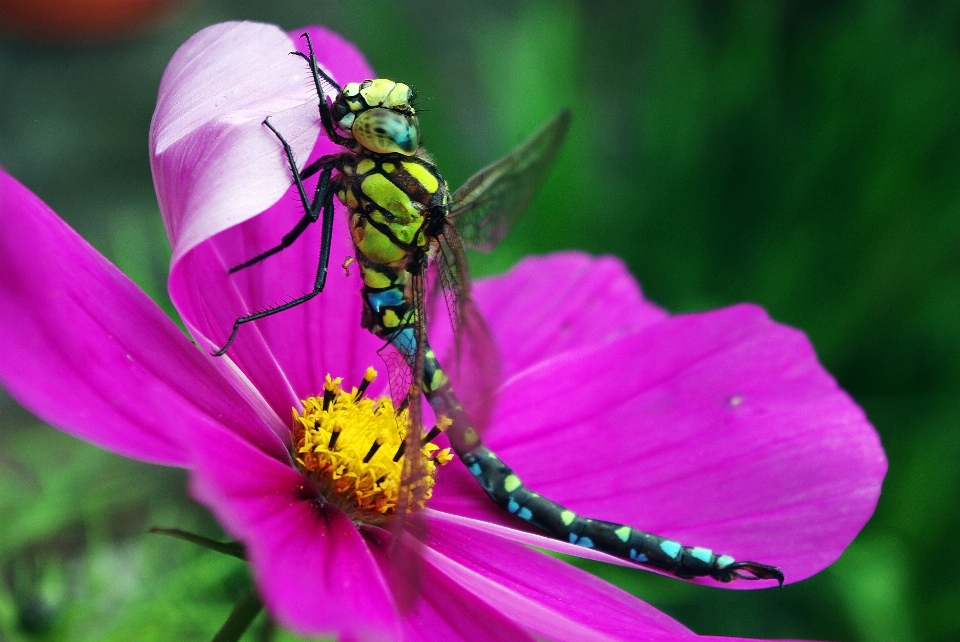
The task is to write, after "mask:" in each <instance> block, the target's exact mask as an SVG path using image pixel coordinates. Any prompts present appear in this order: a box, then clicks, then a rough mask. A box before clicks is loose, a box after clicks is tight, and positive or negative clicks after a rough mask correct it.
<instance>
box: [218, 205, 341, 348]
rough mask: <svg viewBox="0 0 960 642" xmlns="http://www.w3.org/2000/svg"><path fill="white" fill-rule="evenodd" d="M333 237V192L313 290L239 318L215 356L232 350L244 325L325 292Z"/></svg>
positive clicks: (323, 229) (324, 227) (324, 208)
mask: <svg viewBox="0 0 960 642" xmlns="http://www.w3.org/2000/svg"><path fill="white" fill-rule="evenodd" d="M332 237H333V192H332V191H329V190H328V192H327V194H326V196H325V197H324V202H323V222H322V231H321V236H320V259H319V261H318V263H317V275H316V277H315V278H314V281H313V290H311V291H310V292H307V293H306V294H304V295H302V296H299V297H297V298H295V299H293V300H291V301H287V302H286V303H284V304H282V305H278V306H274V307H272V308H267V309H266V310H260V311H259V312H254V313H252V314H248V315H246V316H242V317H239V318H238V319H237V320H236V321H234V322H233V331H232V332H230V337H229V338H228V339H227V342H226V343H225V344H223V347H222V348H220V349H219V350H215V351H214V352H213V356H215V357H220V356H222V355H223V354H224V353H226V351H227V350H228V349H229V348H230V346H231V344H233V341H234V339H236V338H237V332H239V331H240V326H241V325H243V324H244V323H249V322H250V321H256V320H257V319H263V318H264V317H268V316H271V315H274V314H277V313H278V312H283V311H284V310H289V309H290V308H295V307H296V306H298V305H300V304H301V303H306V302H307V301H309V300H310V299H312V298H313V297H315V296H317V295H318V294H320V293H321V292H323V286H324V284H325V283H326V280H327V267H328V265H329V263H330V243H331V240H332Z"/></svg>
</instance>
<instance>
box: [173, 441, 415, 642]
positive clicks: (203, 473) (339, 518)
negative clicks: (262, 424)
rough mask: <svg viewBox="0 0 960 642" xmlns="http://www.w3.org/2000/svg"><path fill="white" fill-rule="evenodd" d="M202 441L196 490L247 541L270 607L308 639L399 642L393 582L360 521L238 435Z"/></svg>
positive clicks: (193, 482)
mask: <svg viewBox="0 0 960 642" xmlns="http://www.w3.org/2000/svg"><path fill="white" fill-rule="evenodd" d="M204 437H205V438H204V439H200V440H198V441H197V442H195V448H194V465H195V468H194V472H193V477H192V479H191V489H192V491H193V494H194V496H195V497H196V498H197V499H198V500H199V501H201V502H203V503H204V504H205V505H206V506H208V507H209V508H210V509H211V510H212V511H213V512H214V514H216V516H217V518H218V519H219V520H220V523H221V524H223V525H224V527H225V528H226V529H227V531H228V532H229V533H230V534H231V535H233V536H234V537H236V538H237V539H239V540H240V541H241V542H243V543H244V545H245V546H246V550H247V558H248V560H249V561H250V563H251V565H252V567H253V572H254V575H255V577H256V581H257V586H258V588H259V589H260V594H261V596H262V598H263V600H264V603H265V604H266V606H267V608H268V610H269V611H270V613H271V614H272V615H273V616H274V617H276V618H277V619H278V620H279V621H280V622H281V623H282V624H283V625H284V626H287V627H289V628H291V629H293V630H294V631H297V632H298V633H301V634H304V635H320V634H337V635H347V634H353V635H356V636H357V637H358V638H360V639H368V637H367V636H369V639H397V638H398V628H397V627H398V620H397V613H396V611H395V609H394V606H393V602H392V599H391V597H390V595H389V592H388V590H387V586H386V582H385V580H384V577H383V576H382V575H381V573H380V570H379V568H378V566H377V563H376V561H375V560H374V557H373V555H372V554H371V551H370V549H369V548H368V546H367V543H366V542H365V540H364V538H363V537H362V536H361V535H360V533H359V532H358V531H357V527H356V526H354V524H353V522H351V521H350V519H349V518H347V516H346V515H345V514H344V513H343V512H341V511H340V510H339V509H337V508H335V507H333V506H332V505H331V504H322V505H321V502H320V500H319V499H318V497H317V494H316V491H315V489H314V488H313V486H312V484H311V483H310V482H309V481H308V480H307V479H305V478H304V477H303V476H302V475H301V474H300V473H298V472H297V471H295V470H294V469H293V468H290V467H289V466H287V465H285V464H282V463H280V462H278V461H276V460H275V459H273V458H271V457H268V456H265V455H264V454H263V453H262V452H260V451H258V450H257V449H255V448H253V447H252V446H250V445H249V443H247V442H245V441H243V440H240V439H238V438H237V437H236V436H234V435H233V434H231V433H228V432H225V431H220V430H218V431H216V432H210V433H209V434H207V435H205V436H204Z"/></svg>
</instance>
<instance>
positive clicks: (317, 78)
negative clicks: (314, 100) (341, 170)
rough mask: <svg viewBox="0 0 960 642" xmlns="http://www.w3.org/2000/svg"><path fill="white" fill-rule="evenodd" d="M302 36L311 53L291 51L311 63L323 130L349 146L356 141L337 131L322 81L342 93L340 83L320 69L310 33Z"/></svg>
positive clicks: (335, 139) (330, 137) (329, 136)
mask: <svg viewBox="0 0 960 642" xmlns="http://www.w3.org/2000/svg"><path fill="white" fill-rule="evenodd" d="M300 37H301V38H304V39H306V41H307V50H308V51H309V52H310V55H309V56H308V55H306V54H304V53H301V52H299V51H293V52H291V53H292V54H293V55H294V56H300V57H301V58H303V59H304V60H306V61H307V63H308V64H309V65H310V72H311V73H312V74H313V84H314V85H315V86H316V88H317V97H318V98H319V99H320V100H319V105H318V107H319V108H320V124H322V125H323V131H324V132H325V133H326V135H327V138H329V139H330V140H331V141H333V142H334V143H336V144H337V145H343V146H344V147H349V146H351V145H352V144H353V143H354V141H353V139H351V138H346V137H345V136H341V135H340V133H339V132H337V128H336V126H335V125H334V124H333V115H332V114H331V113H330V105H328V104H327V98H326V96H325V95H324V93H323V87H322V83H323V82H325V83H327V84H328V85H330V87H332V88H333V89H334V90H335V91H336V92H337V93H340V85H338V84H337V83H336V82H335V81H334V80H333V78H331V77H330V76H329V75H327V74H326V73H324V71H323V70H322V69H320V65H318V64H317V57H316V56H315V55H313V43H312V42H310V34H308V33H304V34H302V35H301V36H300Z"/></svg>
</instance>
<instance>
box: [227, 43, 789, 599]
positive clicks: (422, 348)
mask: <svg viewBox="0 0 960 642" xmlns="http://www.w3.org/2000/svg"><path fill="white" fill-rule="evenodd" d="M303 37H305V38H306V41H307V49H308V52H309V54H304V53H302V52H293V54H294V55H298V56H300V57H302V58H304V59H305V60H306V61H307V63H308V64H309V67H310V73H311V75H312V77H313V81H314V85H315V87H316V91H317V95H318V97H319V101H318V102H319V112H320V123H321V126H322V129H323V132H324V134H325V135H326V136H327V137H328V138H329V139H330V140H331V141H332V142H334V143H336V144H337V145H339V146H341V147H343V151H342V152H339V153H336V154H331V155H326V156H322V157H320V158H318V159H317V160H315V161H314V162H312V163H310V164H309V165H307V166H306V167H304V168H299V167H298V166H297V163H296V160H295V159H294V156H293V152H292V150H291V147H290V145H289V144H288V143H287V141H286V140H285V139H284V137H283V135H282V134H281V133H280V132H279V131H278V130H277V129H276V128H275V127H274V126H273V125H272V124H271V123H270V120H269V118H267V119H266V120H265V121H264V125H266V126H267V127H268V128H270V130H271V131H272V132H273V133H274V134H275V135H276V137H277V139H278V141H279V143H280V144H281V145H282V147H283V149H284V153H285V155H286V159H287V161H288V163H289V166H290V170H291V173H292V176H293V183H294V184H295V185H296V188H297V191H298V193H299V196H300V200H301V202H302V205H303V211H304V214H303V216H302V218H301V219H300V220H299V221H298V222H297V224H296V225H295V226H294V227H293V229H291V230H290V232H288V233H287V234H286V235H284V236H283V237H282V239H281V240H280V242H279V243H278V244H277V245H276V246H275V247H272V248H270V249H268V250H266V251H264V252H262V253H260V254H258V255H257V256H254V257H253V258H251V259H249V260H248V261H245V262H243V263H241V264H239V265H237V266H235V267H233V268H231V269H230V272H231V273H235V272H237V271H239V270H244V269H247V268H250V267H252V266H255V265H256V264H258V263H260V262H261V261H263V260H265V259H267V258H269V257H270V256H272V255H274V254H276V253H278V252H281V251H283V250H284V249H286V248H287V247H289V246H290V245H292V244H293V243H294V242H295V241H296V240H297V238H298V237H299V236H300V235H301V234H302V233H303V232H304V231H305V230H306V229H307V228H308V227H309V226H310V225H312V224H314V223H316V222H318V221H319V222H320V225H321V245H320V256H319V262H318V268H317V272H316V279H315V282H314V288H313V290H312V291H310V292H308V293H306V294H304V295H302V296H300V297H297V298H294V299H291V300H290V301H288V302H286V303H284V304H282V305H278V306H275V307H271V308H268V309H265V310H261V311H258V312H254V313H251V314H248V315H246V316H241V317H239V318H238V319H236V321H235V322H234V325H233V330H232V332H231V334H230V336H229V338H228V339H227V341H226V343H225V344H224V345H223V347H222V348H220V349H219V350H217V351H216V352H214V354H215V355H216V356H220V355H223V354H224V353H226V351H227V350H228V349H229V348H230V345H231V344H232V343H233V341H234V339H235V338H236V336H237V333H238V331H239V330H240V328H241V327H242V326H243V325H244V324H246V323H250V322H253V321H256V320H258V319H263V318H265V317H267V316H270V315H273V314H277V313H280V312H283V311H284V310H288V309H290V308H292V307H294V306H298V305H301V304H303V303H306V302H307V301H309V300H310V299H312V298H313V297H315V296H317V295H318V294H320V293H321V292H322V291H323V287H324V283H325V281H326V276H327V270H328V265H329V261H330V247H331V239H332V234H333V222H334V199H337V200H339V201H340V202H341V203H342V204H343V205H344V206H346V208H347V210H348V216H349V227H350V232H351V236H352V240H353V244H354V248H355V254H356V256H355V260H356V262H357V264H358V265H359V268H360V273H361V278H362V281H363V286H362V288H361V296H362V298H363V313H362V319H361V325H362V326H363V327H364V328H365V329H366V330H368V331H370V332H372V333H373V334H374V335H376V336H377V337H379V338H380V339H382V340H383V341H384V342H385V343H384V347H383V348H382V349H381V357H382V358H383V359H384V361H385V362H386V364H387V366H388V374H389V378H390V388H391V390H392V391H393V395H394V397H395V398H398V402H397V405H398V407H405V408H406V409H408V410H409V413H410V414H409V417H410V425H411V426H412V427H415V428H412V429H410V430H408V431H407V435H406V438H405V441H404V442H403V444H402V446H401V449H400V450H399V451H398V453H397V455H398V456H401V455H403V454H404V451H405V453H406V455H405V461H404V463H403V475H402V480H403V482H402V483H403V484H413V483H414V482H415V481H416V480H417V479H418V478H419V477H422V476H423V475H425V474H426V473H425V472H424V467H423V465H422V463H421V462H420V461H418V460H422V459H423V457H418V456H417V454H418V453H419V450H420V446H421V445H422V444H423V443H425V442H429V441H430V440H432V439H434V438H436V437H437V436H438V435H439V434H440V433H441V432H444V433H445V434H446V435H447V438H448V439H449V442H450V445H451V448H452V449H453V451H454V452H455V453H456V455H457V456H458V457H459V459H460V460H461V461H462V463H463V464H464V465H465V466H466V467H467V469H468V470H469V471H470V473H471V474H472V475H473V477H474V478H475V479H476V480H477V482H478V483H479V485H480V486H481V488H482V489H483V490H484V491H485V493H486V494H487V495H488V497H489V498H490V499H491V500H492V501H493V502H494V503H496V504H497V505H498V506H500V507H501V508H503V509H504V510H506V511H507V512H509V513H510V514H512V515H514V516H515V517H516V518H517V519H519V520H522V521H523V522H526V523H527V524H530V525H531V526H534V527H536V528H537V529H539V530H541V531H543V532H544V533H546V534H547V535H549V536H550V537H553V538H556V539H559V540H562V541H565V542H569V543H572V544H576V545H579V546H582V547H586V548H589V549H594V550H596V551H600V552H603V553H607V554H609V555H613V556H615V557H618V558H622V559H626V560H630V561H631V562H633V563H635V564H638V565H641V566H646V567H650V568H654V569H658V570H660V571H663V572H666V573H668V574H671V575H674V576H677V577H680V578H688V579H689V578H696V577H705V576H708V577H711V578H713V579H715V580H717V581H719V582H731V581H733V580H735V579H746V580H770V579H773V580H777V582H778V583H779V584H781V585H782V584H783V581H784V575H783V572H782V571H781V570H780V569H779V568H777V567H775V566H770V565H766V564H760V563H758V562H752V561H737V560H735V559H734V558H733V557H731V556H729V555H725V554H718V553H715V552H714V551H713V550H711V549H708V548H705V547H700V546H686V545H683V544H681V543H680V542H677V541H674V540H672V539H670V538H667V537H662V536H659V535H655V534H652V533H648V532H645V531H642V530H639V529H636V528H633V527H631V526H628V525H624V524H617V523H613V522H607V521H603V520H598V519H591V518H589V517H584V516H581V515H578V514H576V513H575V512H573V511H571V510H569V509H567V508H565V507H564V506H562V505H560V504H558V503H557V502H554V501H552V500H550V499H548V498H547V497H544V496H542V495H540V494H539V493H536V492H534V491H532V490H530V489H528V488H527V487H526V486H525V485H524V484H523V482H522V481H521V480H520V478H519V476H517V474H516V473H515V472H514V471H513V470H512V469H511V468H510V467H509V466H508V465H507V464H506V463H505V462H504V461H503V460H501V459H500V458H499V457H498V456H497V455H496V454H495V453H494V452H493V451H492V450H490V448H488V447H487V446H486V445H484V443H483V441H482V439H481V436H480V435H481V432H482V428H483V426H484V425H485V423H486V420H487V419H488V416H487V414H488V412H489V408H490V405H491V397H492V395H493V392H492V391H493V390H495V388H496V386H497V385H498V381H497V370H496V365H495V364H492V365H491V361H492V359H491V357H490V355H493V354H495V346H494V343H493V340H492V338H491V337H490V333H489V330H488V329H487V327H486V325H485V323H484V322H483V318H482V316H481V315H480V313H479V311H478V310H477V308H476V305H475V304H474V302H473V299H472V297H471V290H470V287H471V286H470V278H469V272H468V266H467V260H466V255H465V251H464V250H465V248H471V249H477V250H481V251H489V250H491V249H493V247H495V246H496V245H497V244H498V243H499V241H500V240H501V239H502V238H503V237H504V236H505V235H506V233H507V231H508V230H509V229H510V227H511V225H512V223H513V222H514V221H515V220H516V219H517V218H518V217H519V216H520V214H521V213H522V212H523V211H524V210H525V209H526V208H527V206H528V205H529V204H530V202H531V201H532V199H533V196H534V195H535V193H536V191H537V189H538V188H539V186H540V184H541V183H542V182H543V180H544V178H545V177H546V174H547V172H548V170H549V168H550V166H551V165H552V164H553V161H554V160H555V158H556V156H557V154H558V152H559V150H560V148H561V145H562V143H563V140H564V138H565V136H566V132H567V129H568V127H569V123H570V112H569V111H568V110H564V111H561V112H560V113H558V114H557V115H556V116H554V117H553V118H552V119H551V120H549V121H548V122H547V123H546V124H545V125H544V126H543V127H542V128H541V129H540V130H539V131H537V132H536V133H534V134H533V135H532V136H531V137H530V138H529V139H527V140H526V141H525V142H523V143H522V144H521V145H519V146H518V147H517V148H516V149H514V150H513V151H512V152H511V153H510V154H508V155H507V156H505V157H503V158H501V159H500V160H498V161H495V162H494V163H492V164H491V165H489V166H487V167H486V168H484V169H482V170H480V171H479V172H477V173H476V174H475V175H473V176H472V177H471V178H470V179H468V180H467V182H466V183H465V184H464V185H463V186H462V187H460V188H459V189H458V190H456V191H455V192H453V193H451V192H450V190H449V189H448V187H447V184H446V181H445V180H444V179H443V177H442V176H441V174H440V173H439V172H438V170H437V168H436V165H435V164H434V163H433V161H432V160H431V158H430V156H428V155H427V154H426V153H425V151H424V150H423V147H422V146H421V145H420V126H419V123H418V120H417V115H416V108H415V97H416V94H415V92H414V91H413V90H411V88H410V87H409V86H407V85H405V84H403V83H399V82H395V81H393V80H389V79H384V78H379V79H372V80H365V81H363V82H359V83H358V82H351V83H348V84H346V85H344V86H343V87H341V86H340V85H339V84H337V83H336V82H335V81H334V80H333V78H331V77H330V75H329V74H327V73H326V72H324V71H323V70H322V69H321V68H320V66H319V65H318V63H317V59H316V56H315V55H314V51H313V46H312V43H310V39H309V36H308V35H307V34H304V35H303ZM324 85H326V86H328V87H329V88H331V89H332V91H334V92H335V93H336V96H335V98H334V99H333V100H332V101H330V102H328V99H327V97H326V95H325V93H324ZM315 175H319V177H318V179H317V184H316V188H315V190H314V193H313V195H312V198H310V197H308V195H307V190H306V189H305V187H304V181H305V180H306V179H308V178H310V177H312V176H315ZM431 268H435V273H436V275H437V276H436V277H435V278H433V279H428V278H427V275H428V270H429V269H431ZM428 280H429V281H431V282H432V283H433V284H434V285H433V287H431V288H430V291H431V293H432V292H433V291H434V290H436V288H437V286H438V287H439V289H440V290H441V291H442V293H443V298H444V299H445V302H446V305H447V309H448V313H449V316H450V322H451V326H452V328H453V335H454V343H455V349H454V350H453V355H454V358H453V361H454V363H453V364H448V365H452V367H451V369H450V370H445V369H444V368H443V367H441V364H440V361H439V359H438V357H437V355H436V353H435V352H434V351H433V349H432V348H431V347H430V344H429V341H428V338H427V313H426V306H425V301H426V295H427V290H428ZM468 380H469V382H470V385H467V386H463V387H460V386H458V383H457V382H458V381H468ZM455 390H456V391H455ZM457 391H459V392H460V393H461V394H460V396H458V392H457ZM464 393H465V394H466V396H464ZM422 398H426V400H427V402H428V403H429V404H430V406H431V408H432V409H433V412H434V414H435V415H436V417H437V418H438V421H437V426H435V427H434V428H433V429H432V430H431V431H429V433H428V434H427V435H425V436H424V435H423V430H422V429H421V427H420V426H421V411H420V404H421V399H422ZM401 496H402V494H401ZM404 511H405V507H404V506H400V507H398V510H397V515H398V516H400V519H403V517H402V515H403V514H404Z"/></svg>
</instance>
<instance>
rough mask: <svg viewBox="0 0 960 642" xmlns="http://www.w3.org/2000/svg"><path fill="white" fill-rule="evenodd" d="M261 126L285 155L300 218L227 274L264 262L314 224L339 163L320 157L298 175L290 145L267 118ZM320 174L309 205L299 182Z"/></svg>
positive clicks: (305, 193)
mask: <svg viewBox="0 0 960 642" xmlns="http://www.w3.org/2000/svg"><path fill="white" fill-rule="evenodd" d="M263 124H264V125H266V126H267V127H269V128H270V131H272V132H273V133H274V134H275V135H276V137H277V139H278V140H279V141H280V144H281V145H283V151H284V152H285V153H286V155H287V161H288V162H289V163H290V171H291V173H292V174H293V181H294V184H296V186H297V191H298V192H299V193H300V202H301V203H302V204H303V211H304V214H303V218H301V219H300V220H299V221H298V222H297V224H296V225H295V226H294V227H293V229H292V230H290V231H289V232H287V233H286V234H284V235H283V238H281V239H280V243H279V244H278V245H276V246H275V247H272V248H270V249H269V250H267V251H265V252H261V253H260V254H258V255H256V256H255V257H253V258H252V259H250V260H248V261H244V262H243V263H241V264H239V265H235V266H233V267H232V268H230V270H229V272H230V274H233V273H235V272H239V271H240V270H243V269H245V268H248V267H250V266H251V265H255V264H257V263H259V262H260V261H262V260H264V259H265V258H267V257H269V256H273V255H274V254H277V253H278V252H282V251H283V250H285V249H287V248H288V247H290V246H291V245H293V243H294V241H296V240H297V239H298V238H299V237H300V235H301V234H303V232H304V230H306V229H307V227H309V225H310V224H311V223H315V222H316V220H317V218H318V217H319V216H320V210H321V209H322V207H323V205H324V203H325V201H326V200H328V196H327V193H328V192H330V191H331V190H330V179H331V176H332V175H333V170H334V169H336V168H337V167H339V164H340V159H339V157H338V156H337V155H331V156H324V157H322V158H319V159H317V160H316V161H314V162H313V163H311V164H310V165H309V166H308V167H307V168H306V169H305V170H303V171H302V172H301V171H299V170H298V169H297V163H296V160H294V158H293V150H292V149H291V148H290V144H289V143H287V141H286V139H285V138H284V137H283V135H282V134H280V132H278V131H277V130H276V128H275V127H274V126H273V125H272V124H270V119H269V118H267V119H266V120H264V121H263ZM318 171H319V172H320V178H319V179H318V180H317V188H316V190H315V191H314V195H313V200H312V201H310V200H308V199H307V192H306V190H305V189H304V187H303V180H304V179H306V178H309V177H310V176H312V175H313V174H315V173H317V172H318Z"/></svg>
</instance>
